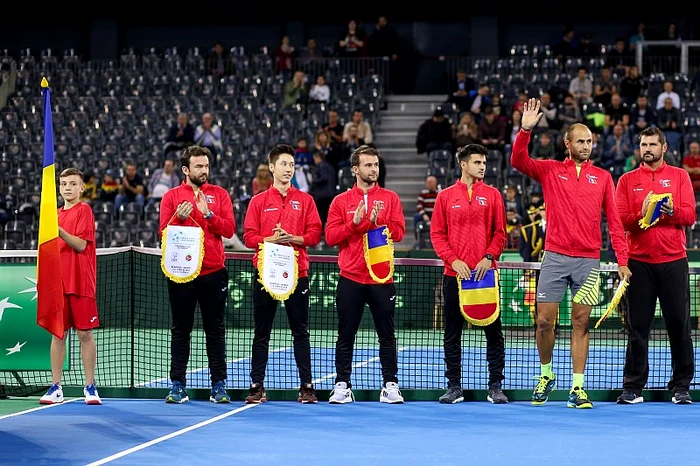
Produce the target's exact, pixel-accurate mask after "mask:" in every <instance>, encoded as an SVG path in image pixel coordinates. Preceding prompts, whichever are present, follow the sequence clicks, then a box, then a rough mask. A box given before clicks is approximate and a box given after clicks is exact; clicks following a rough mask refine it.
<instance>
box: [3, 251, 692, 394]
mask: <svg viewBox="0 0 700 466" xmlns="http://www.w3.org/2000/svg"><path fill="white" fill-rule="evenodd" d="M0 257H1V258H2V265H1V266H0V300H1V301H0V343H2V345H1V346H0V351H2V352H1V353H0V390H3V391H4V393H5V394H10V395H26V394H35V393H40V392H41V391H43V390H45V389H46V387H48V386H49V385H50V384H51V372H50V362H49V344H50V336H49V334H48V333H47V332H46V331H45V330H43V329H41V328H39V327H37V326H36V312H35V309H36V288H35V284H34V283H35V281H36V280H35V268H36V266H35V264H36V251H2V252H1V253H0ZM251 257H252V254H251V253H227V259H226V267H227V269H228V273H229V293H230V295H229V299H228V300H227V304H226V316H225V323H226V352H227V360H228V368H227V369H228V380H227V385H228V387H230V388H233V389H247V387H248V386H249V383H250V379H249V371H250V353H251V344H252V341H253V329H254V324H253V303H252V287H253V283H254V280H255V279H256V278H257V276H256V271H255V269H254V268H253V266H252V263H251ZM499 267H500V293H501V319H502V322H503V329H504V334H505V342H506V343H505V344H506V368H505V377H506V379H505V381H504V382H503V388H504V389H508V390H531V389H532V388H533V386H534V383H535V382H534V380H533V378H534V377H535V376H537V375H538V374H539V358H538V354H537V348H536V346H535V333H534V320H533V316H534V310H535V297H536V296H535V295H536V293H535V290H536V280H537V270H538V268H539V264H532V263H519V262H508V263H499ZM601 268H602V278H601V283H602V286H601V291H600V305H599V306H596V307H595V308H594V310H593V314H592V318H591V324H590V325H591V339H590V353H589V359H588V365H587V368H586V386H587V388H588V389H591V390H616V389H620V388H621V386H622V369H623V365H624V356H625V347H626V335H625V333H624V331H623V312H622V311H621V310H622V309H624V306H625V302H624V300H623V302H622V304H621V306H620V309H619V310H618V312H616V313H614V314H613V315H612V316H611V317H610V318H609V319H608V320H607V321H605V322H604V324H603V325H602V326H601V327H600V328H598V329H594V328H593V326H594V325H595V323H596V321H597V320H598V318H599V317H600V315H601V314H602V313H603V312H604V310H605V307H606V306H607V303H608V302H609V301H610V299H611V298H612V295H613V293H614V291H615V288H616V286H617V284H618V283H617V280H618V279H617V274H616V273H615V266H614V265H603V266H602V267H601ZM395 270H396V271H395V284H396V288H397V296H396V300H397V302H396V317H395V322H396V334H397V339H398V348H399V353H398V362H399V381H400V385H401V387H402V389H403V390H410V389H416V390H437V389H442V388H443V387H444V386H445V384H446V380H445V377H444V362H443V349H442V338H443V325H442V322H443V308H442V296H441V295H442V291H441V289H442V272H443V269H442V262H441V261H439V260H432V259H396V268H395ZM698 274H700V269H695V268H693V269H691V309H693V311H694V312H697V309H698V304H700V303H699V302H698V299H699V296H700V293H698ZM166 280H167V279H166V278H165V277H164V275H163V273H162V272H161V269H160V250H157V249H146V248H132V247H126V248H113V249H102V250H98V257H97V288H98V292H97V294H98V298H97V299H98V309H99V313H100V322H101V327H100V328H99V329H98V330H96V332H95V339H96V342H97V348H98V363H97V374H96V376H97V377H96V378H97V383H98V386H99V387H102V388H104V387H113V388H117V389H121V388H125V389H131V390H130V393H139V392H141V393H142V392H143V390H140V389H147V388H160V389H164V388H167V387H169V385H170V381H169V379H168V371H169V361H170V324H171V318H170V308H169V303H168V295H167V281H166ZM337 280H338V266H337V257H335V256H312V258H311V270H310V293H311V295H310V309H309V327H310V333H311V347H312V370H313V378H314V383H315V385H316V387H317V389H321V390H323V389H330V388H332V385H333V383H334V379H335V364H334V353H335V340H336V335H337V322H338V319H337V314H336V309H335V287H336V284H337ZM570 301H571V299H570V295H569V294H568V293H567V295H566V296H565V298H564V300H563V302H562V306H561V310H560V314H559V327H558V332H557V344H556V346H555V353H554V359H553V363H554V371H555V373H557V374H558V376H559V377H560V380H561V382H562V383H561V386H562V387H563V388H565V387H568V383H569V382H570V381H567V380H566V379H567V376H568V377H570V374H571V372H572V371H571V359H570V353H569V338H570V332H571V318H570V316H571V312H570V304H569V303H570ZM657 315H658V316H660V311H658V310H657ZM465 327H466V328H465V331H464V334H463V339H462V352H463V369H462V373H463V374H462V384H463V387H464V389H465V390H482V389H485V388H486V387H487V380H488V371H487V364H486V341H485V338H484V333H483V330H482V329H480V328H478V327H470V326H469V325H466V322H465ZM696 327H697V321H696V316H694V318H693V328H696ZM698 356H700V352H698V350H697V349H696V363H697V361H698V360H700V358H699V357H698ZM649 364H650V368H651V370H650V375H649V382H648V388H649V389H651V390H663V389H665V387H666V384H667V383H668V380H669V378H670V371H671V363H670V351H669V348H668V342H667V337H666V333H665V330H664V327H663V320H662V319H660V318H657V319H656V320H655V324H654V329H653V331H652V337H651V341H650V349H649ZM188 367H189V371H188V375H187V385H188V388H207V387H209V386H210V381H209V371H208V369H207V360H206V350H205V336H204V332H203V330H202V321H201V317H200V315H199V310H197V312H196V317H195V326H194V330H193V333H192V341H191V355H190V360H189V366H188ZM84 383H85V382H84V374H83V369H82V363H81V359H80V344H79V342H78V339H77V338H76V337H75V335H71V337H70V340H69V352H68V355H67V358H66V362H65V366H64V375H63V385H64V387H70V386H75V387H82V386H83V385H84ZM298 383H299V380H298V372H297V369H296V365H295V362H294V352H293V341H292V336H291V332H290V331H289V329H288V324H287V317H286V313H285V312H284V306H283V305H281V306H280V308H279V310H278V313H277V317H276V320H275V326H274V330H273V334H272V339H271V342H270V359H269V363H268V368H267V376H266V379H265V386H266V388H268V389H286V390H292V389H294V388H295V387H297V386H298ZM352 383H353V388H355V389H357V390H376V389H378V388H380V386H381V370H380V363H379V355H378V342H377V337H376V334H375V332H374V325H373V321H372V317H371V314H370V312H369V310H368V309H366V311H365V314H364V316H363V320H362V324H361V326H360V330H359V333H358V335H357V339H356V344H355V353H354V357H353V375H352ZM134 396H138V395H134Z"/></svg>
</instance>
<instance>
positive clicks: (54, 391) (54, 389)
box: [39, 383, 63, 405]
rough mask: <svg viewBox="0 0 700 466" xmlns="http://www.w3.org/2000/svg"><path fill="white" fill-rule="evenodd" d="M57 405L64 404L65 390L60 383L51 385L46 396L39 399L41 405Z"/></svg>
mask: <svg viewBox="0 0 700 466" xmlns="http://www.w3.org/2000/svg"><path fill="white" fill-rule="evenodd" d="M56 403H63V388H62V387H61V384H59V383H55V384H53V385H51V388H49V391H47V392H46V395H44V396H42V397H41V398H40V399H39V404H40V405H54V404H56Z"/></svg>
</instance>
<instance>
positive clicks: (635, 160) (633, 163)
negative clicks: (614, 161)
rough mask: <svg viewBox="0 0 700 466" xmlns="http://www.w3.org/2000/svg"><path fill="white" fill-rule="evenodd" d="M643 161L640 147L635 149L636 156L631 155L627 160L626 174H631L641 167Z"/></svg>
mask: <svg viewBox="0 0 700 466" xmlns="http://www.w3.org/2000/svg"><path fill="white" fill-rule="evenodd" d="M641 161H642V154H641V152H640V151H639V147H635V148H634V154H632V155H630V156H629V157H627V160H626V161H625V173H627V172H631V171H632V170H634V169H635V168H637V167H638V166H639V164H640V163H641Z"/></svg>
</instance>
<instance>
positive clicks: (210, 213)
mask: <svg viewBox="0 0 700 466" xmlns="http://www.w3.org/2000/svg"><path fill="white" fill-rule="evenodd" d="M213 216H214V211H213V210H210V211H209V215H205V216H204V219H205V220H209V219H210V218H212V217H213Z"/></svg>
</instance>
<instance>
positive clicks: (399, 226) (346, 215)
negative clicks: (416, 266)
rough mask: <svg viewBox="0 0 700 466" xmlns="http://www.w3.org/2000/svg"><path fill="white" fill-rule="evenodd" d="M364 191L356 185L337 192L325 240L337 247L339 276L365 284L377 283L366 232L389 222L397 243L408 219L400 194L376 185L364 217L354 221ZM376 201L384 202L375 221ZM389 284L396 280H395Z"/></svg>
mask: <svg viewBox="0 0 700 466" xmlns="http://www.w3.org/2000/svg"><path fill="white" fill-rule="evenodd" d="M364 198H365V194H364V193H363V192H362V190H361V189H360V188H358V187H357V185H355V186H354V187H353V188H352V189H350V190H348V191H346V192H344V193H342V194H338V195H337V196H336V197H335V198H334V199H333V202H332V203H331V207H330V209H329V210H328V221H327V222H326V243H327V244H328V246H338V247H339V248H338V249H339V251H338V266H339V267H340V276H341V277H345V278H347V279H350V280H352V281H354V282H357V283H362V284H365V285H368V284H372V285H374V284H376V282H375V281H374V280H372V277H370V275H369V271H368V270H367V265H366V264H365V257H364V249H363V235H364V234H365V233H367V231H369V230H371V229H372V228H376V227H377V226H382V225H386V226H387V227H388V228H389V231H390V232H391V239H392V240H393V241H394V242H395V243H398V242H399V241H401V240H402V239H403V237H404V234H405V233H406V220H405V219H404V216H403V207H402V206H401V200H400V199H399V196H398V195H397V194H396V193H395V192H393V191H390V190H388V189H384V188H380V187H379V185H375V186H374V187H373V188H371V189H370V190H369V191H367V199H366V202H365V206H366V213H365V218H364V219H363V220H362V221H361V222H360V223H359V225H355V222H353V221H352V219H353V217H354V216H355V209H357V205H358V203H359V202H360V201H361V200H363V199H364ZM377 202H382V203H383V207H382V208H381V210H380V211H379V215H378V217H377V221H376V224H374V223H371V222H370V221H369V214H370V213H371V212H372V208H373V207H374V205H375V204H376V203H377ZM386 283H393V279H392V280H389V281H387V282H386Z"/></svg>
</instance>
